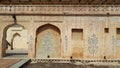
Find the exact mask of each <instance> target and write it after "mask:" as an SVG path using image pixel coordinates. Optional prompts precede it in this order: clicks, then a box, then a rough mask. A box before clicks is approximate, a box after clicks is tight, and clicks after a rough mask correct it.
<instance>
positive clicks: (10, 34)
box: [0, 5, 120, 59]
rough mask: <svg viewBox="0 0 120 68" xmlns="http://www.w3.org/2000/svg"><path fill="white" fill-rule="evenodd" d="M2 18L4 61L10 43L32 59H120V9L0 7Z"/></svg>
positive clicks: (1, 52)
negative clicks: (25, 52)
mask: <svg viewBox="0 0 120 68" xmlns="http://www.w3.org/2000/svg"><path fill="white" fill-rule="evenodd" d="M0 14H1V15H0V56H1V58H2V57H4V56H5V54H6V46H7V45H8V44H6V43H7V42H8V43H10V44H12V46H13V49H27V50H28V56H29V58H39V59H42V58H48V56H49V58H55V59H60V58H62V59H69V58H70V57H73V58H75V59H104V58H106V59H119V58H120V52H119V51H120V16H119V14H120V6H77V5H76V6H75V5H73V6H72V5H71V6H58V5H54V6H47V5H46V6H34V5H32V6H30V5H28V6H27V5H26V6H25V5H24V6H17V5H16V6H0ZM13 15H15V17H16V21H14V18H13V17H12V16H13ZM15 22H16V23H15ZM6 40H7V42H6Z"/></svg>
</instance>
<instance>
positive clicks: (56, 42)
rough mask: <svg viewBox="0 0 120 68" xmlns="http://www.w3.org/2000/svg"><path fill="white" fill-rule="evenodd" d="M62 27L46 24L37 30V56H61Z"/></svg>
mask: <svg viewBox="0 0 120 68" xmlns="http://www.w3.org/2000/svg"><path fill="white" fill-rule="evenodd" d="M60 57H61V42H60V29H59V28H58V27H56V26H54V25H52V24H45V25H42V26H40V27H39V28H38V29H37V30H36V58H60Z"/></svg>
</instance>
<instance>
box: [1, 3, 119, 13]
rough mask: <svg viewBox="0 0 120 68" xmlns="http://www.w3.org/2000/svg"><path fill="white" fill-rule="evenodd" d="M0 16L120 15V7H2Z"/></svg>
mask: <svg viewBox="0 0 120 68" xmlns="http://www.w3.org/2000/svg"><path fill="white" fill-rule="evenodd" d="M0 14H64V15H67V14H68V15H69V14H76V15H77V14H116V15H119V14H120V5H107V6H106V5H102V6H100V5H99V6H89V5H0Z"/></svg>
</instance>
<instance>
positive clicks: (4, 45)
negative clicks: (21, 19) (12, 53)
mask: <svg viewBox="0 0 120 68" xmlns="http://www.w3.org/2000/svg"><path fill="white" fill-rule="evenodd" d="M16 28H19V29H16ZM10 29H12V30H13V32H15V31H16V32H15V33H13V35H12V34H10V36H8V30H10ZM23 30H25V28H24V26H22V25H20V24H17V23H14V24H10V25H7V26H6V27H5V28H4V30H3V37H2V57H5V56H7V52H6V50H8V47H11V50H13V48H12V45H13V44H12V42H13V40H12V37H14V36H18V37H21V34H20V33H19V32H20V31H23ZM17 31H18V32H17ZM7 37H11V40H10V42H9V41H8V40H7ZM13 39H14V38H13ZM18 44H19V43H18ZM8 45H9V46H8Z"/></svg>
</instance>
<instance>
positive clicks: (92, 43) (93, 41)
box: [88, 34, 98, 56]
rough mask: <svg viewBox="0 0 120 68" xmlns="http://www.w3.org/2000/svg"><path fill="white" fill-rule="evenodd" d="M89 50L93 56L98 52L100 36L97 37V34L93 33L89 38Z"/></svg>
mask: <svg viewBox="0 0 120 68" xmlns="http://www.w3.org/2000/svg"><path fill="white" fill-rule="evenodd" d="M88 44H89V46H88V50H89V53H90V54H91V55H92V56H95V54H96V53H97V52H98V45H97V44H98V38H97V37H96V35H95V34H93V35H92V36H91V37H89V38H88Z"/></svg>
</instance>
